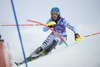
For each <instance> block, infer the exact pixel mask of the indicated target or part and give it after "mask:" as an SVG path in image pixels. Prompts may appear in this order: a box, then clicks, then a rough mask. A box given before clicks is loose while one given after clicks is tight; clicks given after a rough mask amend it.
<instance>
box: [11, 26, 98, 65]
mask: <svg viewBox="0 0 100 67" xmlns="http://www.w3.org/2000/svg"><path fill="white" fill-rule="evenodd" d="M41 28H42V27H40V28H38V27H36V28H28V29H25V28H21V29H22V31H21V33H22V37H23V42H24V48H25V53H26V56H27V57H28V56H29V55H30V54H31V52H33V51H34V50H35V49H36V48H37V47H39V46H40V45H41V43H42V41H44V40H45V38H46V37H47V35H48V34H49V33H50V32H51V31H48V32H45V33H44V32H42V31H41ZM26 30H27V33H26ZM30 30H38V31H37V32H34V31H31V32H29V31H30ZM71 33H72V32H71ZM44 34H45V35H44ZM36 35H38V36H39V39H38V38H35V37H36ZM28 36H32V37H30V38H29V37H28ZM40 36H41V37H40ZM12 37H13V35H12ZM26 38H27V39H26ZM28 38H29V39H28ZM99 40H100V35H96V36H91V37H87V38H84V39H82V41H81V42H79V43H75V41H73V39H71V41H72V43H70V42H68V45H69V47H67V46H66V45H65V44H62V45H58V46H57V47H56V49H54V50H52V51H51V52H50V53H49V54H48V55H46V56H43V57H40V58H39V59H37V60H34V61H31V62H29V63H28V66H29V67H99V66H100V60H99V58H100V52H99V50H100V42H99ZM31 42H32V43H31ZM29 43H30V44H29ZM14 46H16V43H15V44H14ZM16 49H17V51H16ZM10 51H11V54H12V55H13V62H20V61H23V56H22V51H21V48H20V45H19V46H18V44H17V46H16V47H12V49H10ZM15 51H16V53H15ZM13 67H16V65H14V66H13ZM19 67H25V64H22V65H20V66H19Z"/></svg>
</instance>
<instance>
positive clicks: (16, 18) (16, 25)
mask: <svg viewBox="0 0 100 67" xmlns="http://www.w3.org/2000/svg"><path fill="white" fill-rule="evenodd" d="M11 5H12V10H13V13H14V17H15V21H16V27H17V30H18V34H19V39H20V43H21V48H22V52H23V57H24V61H25V65H26V67H28V65H27V60H26V55H25V51H24V47H23V42H22V38H21V34H20V29H19V26H18V20H17V16H16V12H15V8H14V3H13V0H11Z"/></svg>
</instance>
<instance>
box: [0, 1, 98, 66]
mask: <svg viewBox="0 0 100 67" xmlns="http://www.w3.org/2000/svg"><path fill="white" fill-rule="evenodd" d="M13 1H14V5H15V10H16V15H17V19H18V22H19V24H28V23H29V22H27V19H33V20H36V21H37V20H38V21H40V22H42V23H45V22H46V21H47V20H48V19H49V18H50V9H51V8H52V7H55V6H57V7H59V8H60V9H61V16H62V17H64V18H66V19H67V20H68V21H69V22H71V23H72V24H73V25H75V26H76V28H77V30H78V32H79V34H80V35H88V34H92V33H96V32H100V8H99V6H100V4H99V0H75V1H74V0H66V1H62V0H59V1H57V0H50V1H48V0H44V1H38V0H13ZM2 6H3V8H2ZM0 10H1V11H0V16H1V19H0V24H15V19H14V15H13V12H12V7H11V2H10V0H6V2H5V0H2V1H1V2H0ZM20 31H21V37H22V41H23V46H24V49H25V54H26V57H28V56H29V55H30V54H31V53H32V52H33V51H34V50H35V49H36V48H37V47H39V46H40V45H41V44H42V42H43V41H44V40H45V39H46V37H47V36H48V35H49V34H50V32H51V31H48V32H43V31H42V27H40V26H37V27H36V26H32V27H29V26H25V27H20ZM0 34H1V35H2V38H3V39H4V40H5V44H6V46H7V48H8V49H9V51H10V53H11V55H12V63H13V65H14V62H21V61H23V60H24V58H23V54H22V49H21V45H20V41H19V36H18V32H17V29H16V27H13V26H12V27H10V26H6V27H5V26H0ZM67 34H68V35H67V36H68V41H67V43H68V45H69V47H66V45H65V44H62V45H58V46H57V47H56V49H55V50H53V51H51V52H50V53H49V54H48V55H46V56H44V57H40V58H39V59H37V60H35V61H31V62H29V63H28V67H100V35H95V36H91V37H87V38H83V39H82V41H81V42H79V43H76V42H75V41H74V35H73V32H72V31H70V30H69V29H67ZM12 67H16V65H14V66H12ZM19 67H25V64H23V65H21V66H19Z"/></svg>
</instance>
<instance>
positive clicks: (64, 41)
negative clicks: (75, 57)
mask: <svg viewBox="0 0 100 67" xmlns="http://www.w3.org/2000/svg"><path fill="white" fill-rule="evenodd" d="M27 21H29V22H33V23H37V24H40V25H42V26H45V27H47V28H49V29H50V30H51V31H52V32H54V33H55V34H56V35H57V36H58V37H59V38H60V39H61V40H62V41H63V42H64V43H65V45H66V46H67V47H68V44H67V43H66V41H65V40H64V39H63V38H62V37H61V36H60V35H59V33H57V32H56V31H54V30H53V29H52V28H50V27H48V26H47V25H46V24H43V23H41V22H38V21H34V20H27Z"/></svg>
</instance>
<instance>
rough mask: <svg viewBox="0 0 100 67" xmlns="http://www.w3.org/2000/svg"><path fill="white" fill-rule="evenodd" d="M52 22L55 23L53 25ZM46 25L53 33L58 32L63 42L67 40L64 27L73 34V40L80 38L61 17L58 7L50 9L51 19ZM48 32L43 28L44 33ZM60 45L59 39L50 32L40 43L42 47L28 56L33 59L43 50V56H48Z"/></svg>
mask: <svg viewBox="0 0 100 67" xmlns="http://www.w3.org/2000/svg"><path fill="white" fill-rule="evenodd" d="M53 22H55V24H54V23H53ZM52 23H53V24H52ZM47 25H48V26H49V27H50V28H53V30H54V31H56V32H58V33H59V34H60V35H61V37H62V38H63V39H64V40H67V34H66V27H67V28H69V29H70V30H72V31H73V32H74V34H75V40H76V38H78V37H80V35H79V34H78V33H77V32H76V30H75V28H74V27H73V26H72V25H70V24H69V22H68V21H66V20H65V18H62V17H61V15H60V9H59V8H58V7H54V8H52V9H51V18H50V19H49V20H48V22H47ZM48 30H49V29H48V28H47V27H44V28H43V31H44V32H46V31H48ZM61 43H62V41H61V39H60V38H59V37H58V36H57V35H56V34H55V33H53V32H52V33H51V34H50V35H49V36H48V37H47V38H46V40H45V41H44V42H43V43H42V45H41V46H40V47H38V48H37V49H36V50H35V51H34V52H33V53H32V54H31V55H30V56H31V57H34V55H36V54H39V53H40V52H41V51H43V50H45V54H48V52H50V51H51V50H52V49H53V48H55V47H56V45H57V44H61Z"/></svg>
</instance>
